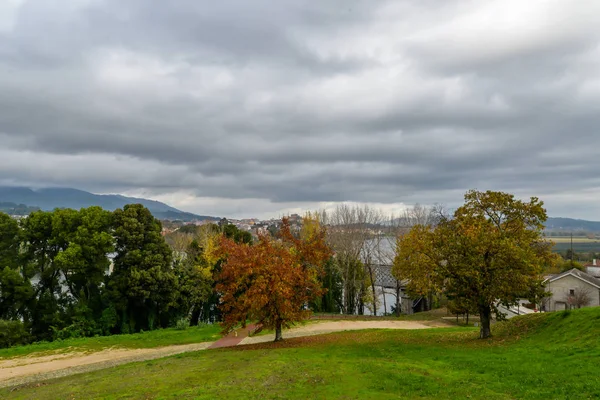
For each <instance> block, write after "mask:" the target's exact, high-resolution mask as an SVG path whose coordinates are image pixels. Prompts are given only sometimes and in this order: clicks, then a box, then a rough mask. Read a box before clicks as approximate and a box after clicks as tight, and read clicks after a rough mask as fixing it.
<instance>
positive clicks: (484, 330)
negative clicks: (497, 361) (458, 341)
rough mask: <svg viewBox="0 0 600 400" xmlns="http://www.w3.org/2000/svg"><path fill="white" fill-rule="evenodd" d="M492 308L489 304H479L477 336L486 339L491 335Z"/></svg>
mask: <svg viewBox="0 0 600 400" xmlns="http://www.w3.org/2000/svg"><path fill="white" fill-rule="evenodd" d="M491 316H492V310H491V308H490V306H489V305H484V306H482V305H480V306H479V318H480V319H481V327H480V328H479V338H480V339H486V338H489V337H490V336H491V335H492V332H491V330H490V319H491Z"/></svg>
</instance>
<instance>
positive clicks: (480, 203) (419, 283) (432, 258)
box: [394, 190, 552, 338]
mask: <svg viewBox="0 0 600 400" xmlns="http://www.w3.org/2000/svg"><path fill="white" fill-rule="evenodd" d="M545 221H546V211H545V209H544V208H543V203H542V202H541V201H540V200H538V199H537V198H535V197H532V198H531V199H530V201H528V202H523V201H520V200H517V199H515V198H514V196H513V195H511V194H507V193H502V192H492V191H487V192H477V191H474V190H473V191H469V192H467V194H466V195H465V204H464V205H463V206H462V207H460V208H458V209H457V210H456V212H455V213H454V218H452V219H446V220H443V221H441V222H440V223H439V224H438V225H437V226H436V227H435V228H434V227H431V226H422V225H417V226H415V227H413V228H412V229H411V231H410V232H409V233H408V234H406V235H405V236H403V237H400V238H399V240H398V248H397V255H396V258H395V261H394V273H395V275H396V276H398V277H402V278H405V279H408V280H409V281H410V283H409V289H410V290H411V291H412V292H413V293H419V294H423V295H424V294H428V293H431V292H442V291H443V292H445V293H446V294H447V295H448V297H449V298H452V299H457V300H460V301H461V302H463V303H466V304H468V305H469V306H472V305H476V307H477V310H478V313H479V316H480V319H481V329H480V337H481V338H487V337H489V336H490V335H491V331H490V320H491V317H492V314H493V313H495V314H496V315H497V316H499V312H498V308H497V305H498V304H499V303H500V304H503V305H505V306H509V305H514V304H516V303H517V301H518V299H519V298H523V297H525V298H529V299H530V300H531V301H532V302H536V301H537V300H538V299H539V298H540V297H541V296H542V295H543V294H544V291H543V288H542V272H543V269H544V266H545V265H547V263H548V262H549V260H551V258H552V253H551V243H550V242H547V241H546V240H545V239H544V236H543V228H544V222H545Z"/></svg>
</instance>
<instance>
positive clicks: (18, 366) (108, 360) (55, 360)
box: [0, 321, 449, 388]
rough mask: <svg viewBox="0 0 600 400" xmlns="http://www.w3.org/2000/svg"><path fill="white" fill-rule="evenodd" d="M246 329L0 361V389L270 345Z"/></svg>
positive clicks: (327, 329) (373, 325) (402, 324)
mask: <svg viewBox="0 0 600 400" xmlns="http://www.w3.org/2000/svg"><path fill="white" fill-rule="evenodd" d="M447 326H449V325H447V324H444V323H443V322H442V321H419V322H416V321H323V322H317V323H313V324H309V325H306V326H301V327H297V328H292V329H289V330H286V331H284V333H283V337H284V338H293V337H300V336H312V335H320V334H324V333H331V332H340V331H346V330H358V329H426V328H436V327H447ZM248 328H252V326H249V327H247V328H246V329H245V330H239V331H238V334H237V335H235V334H232V335H229V336H227V337H225V338H223V339H221V340H218V341H217V342H205V343H196V344H186V345H177V346H167V347H159V348H154V349H119V348H112V349H106V350H102V351H98V352H94V353H84V352H72V353H61V354H55V355H44V356H36V355H35V354H33V355H31V356H26V357H18V358H13V359H8V360H0V388H2V387H8V386H18V385H23V384H28V383H32V382H38V381H42V380H47V379H53V378H58V377H63V376H67V375H74V374H78V373H82V372H89V371H96V370H99V369H104V368H110V367H114V366H117V365H121V364H127V363H131V362H137V361H147V360H153V359H156V358H162V357H167V356H171V355H174V354H180V353H186V352H191V351H198V350H205V349H208V348H218V347H230V346H236V345H244V344H251V343H262V342H270V341H272V340H273V336H272V335H264V336H256V337H248V332H247V330H248Z"/></svg>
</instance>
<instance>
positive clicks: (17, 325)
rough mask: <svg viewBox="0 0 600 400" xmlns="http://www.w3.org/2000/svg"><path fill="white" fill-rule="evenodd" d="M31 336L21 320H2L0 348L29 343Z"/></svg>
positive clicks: (0, 323) (0, 321) (0, 324)
mask: <svg viewBox="0 0 600 400" xmlns="http://www.w3.org/2000/svg"><path fill="white" fill-rule="evenodd" d="M30 341H31V336H30V335H29V333H28V332H27V330H26V329H25V325H24V324H23V323H22V322H21V321H5V320H0V348H5V347H11V346H17V345H21V344H27V343H29V342H30Z"/></svg>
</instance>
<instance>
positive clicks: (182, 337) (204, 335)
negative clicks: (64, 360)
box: [0, 325, 221, 359]
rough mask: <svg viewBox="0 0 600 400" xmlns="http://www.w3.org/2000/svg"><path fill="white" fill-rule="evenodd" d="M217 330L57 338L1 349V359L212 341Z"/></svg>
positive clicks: (195, 328) (217, 332)
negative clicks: (36, 354) (110, 348)
mask: <svg viewBox="0 0 600 400" xmlns="http://www.w3.org/2000/svg"><path fill="white" fill-rule="evenodd" d="M220 330H221V328H220V327H219V326H218V325H207V326H202V327H190V328H188V329H186V330H177V329H175V328H169V329H159V330H155V331H149V332H143V333H135V334H130V335H112V336H97V337H89V338H79V339H67V340H57V341H54V342H40V343H33V344H30V345H27V346H17V347H11V348H8V349H0V359H3V358H12V357H18V356H24V355H29V354H32V353H49V352H52V353H61V352H69V351H98V350H102V349H105V348H108V347H121V348H132V349H142V348H152V347H161V346H169V345H176V344H189V343H200V342H211V341H215V340H218V339H219V338H220V337H221V335H220V334H219V332H220Z"/></svg>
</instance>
